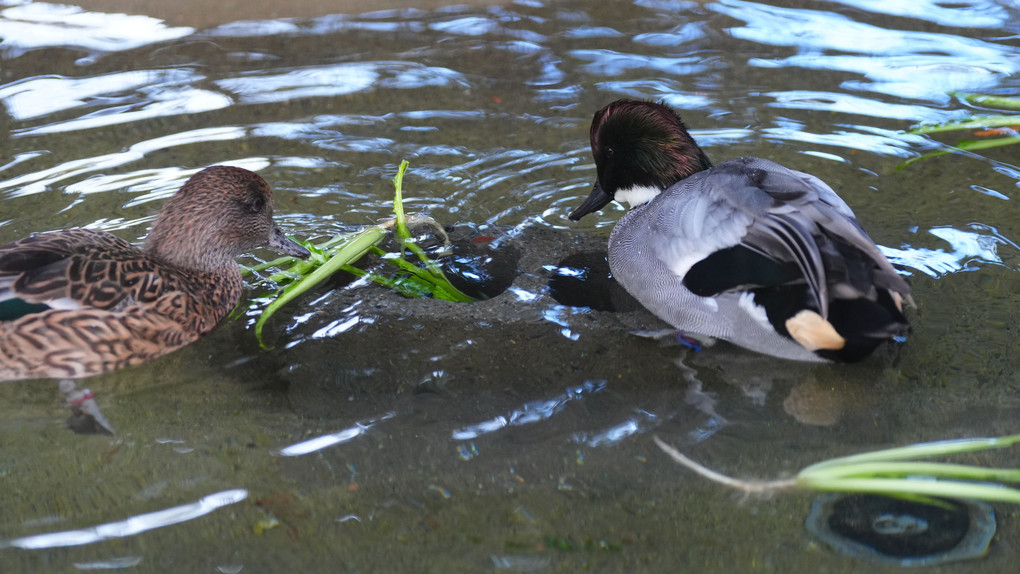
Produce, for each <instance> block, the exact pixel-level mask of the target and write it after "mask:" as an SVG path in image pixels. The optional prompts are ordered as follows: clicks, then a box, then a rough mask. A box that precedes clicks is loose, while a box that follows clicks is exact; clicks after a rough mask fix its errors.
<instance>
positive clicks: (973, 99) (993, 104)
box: [953, 92, 1020, 110]
mask: <svg viewBox="0 0 1020 574" xmlns="http://www.w3.org/2000/svg"><path fill="white" fill-rule="evenodd" d="M953 95H954V96H956V97H957V98H959V99H961V100H964V101H966V102H967V103H970V104H974V105H975V106H985V107H988V108H1001V109H1006V110H1020V98H1013V97H1007V96H988V95H984V94H969V93H966V92H954V93H953Z"/></svg>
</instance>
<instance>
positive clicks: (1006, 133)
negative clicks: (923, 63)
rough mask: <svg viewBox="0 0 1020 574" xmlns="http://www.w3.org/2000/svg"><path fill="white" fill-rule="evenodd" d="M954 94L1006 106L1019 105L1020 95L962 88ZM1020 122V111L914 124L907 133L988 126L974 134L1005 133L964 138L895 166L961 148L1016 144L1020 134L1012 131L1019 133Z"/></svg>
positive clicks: (928, 132)
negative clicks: (1003, 94) (1017, 113)
mask: <svg viewBox="0 0 1020 574" xmlns="http://www.w3.org/2000/svg"><path fill="white" fill-rule="evenodd" d="M953 95H954V96H956V97H957V98H959V99H961V100H963V101H966V102H968V103H971V104H974V105H981V106H986V107H994V108H1004V109H1020V98H1013V97H1003V96H986V95H982V94H967V93H960V92H958V93H955V94H953ZM1018 126H1020V115H1015V114H1014V115H1008V114H985V115H975V116H971V117H968V118H964V119H961V120H953V121H949V122H942V123H938V124H926V125H920V126H915V127H913V128H911V129H909V130H907V131H906V132H905V133H908V134H934V133H941V132H951V131H958V130H989V131H988V132H985V133H982V132H981V131H977V132H975V133H974V135H976V136H987V135H1001V136H1002V137H993V138H989V139H982V140H978V141H967V140H961V141H959V142H957V144H956V146H949V147H947V148H946V149H941V150H937V151H933V152H929V153H926V154H923V155H920V156H918V157H915V158H911V159H909V160H907V161H905V162H903V163H901V164H900V165H898V166H896V169H898V170H899V169H903V168H905V167H907V166H908V165H910V164H912V163H914V162H916V161H919V160H922V159H928V158H932V157H937V156H940V155H946V154H948V153H953V152H958V151H976V150H984V149H992V148H997V147H1003V146H1008V145H1015V144H1017V143H1020V136H1016V135H1010V134H1016V129H1017V127H1018ZM1006 128H1014V129H1006Z"/></svg>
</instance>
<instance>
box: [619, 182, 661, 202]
mask: <svg viewBox="0 0 1020 574" xmlns="http://www.w3.org/2000/svg"><path fill="white" fill-rule="evenodd" d="M660 193H662V190H661V189H659V188H658V187H656V186H654V185H635V186H632V187H628V188H627V189H618V190H616V193H615V194H614V197H615V199H616V201H619V202H620V203H626V204H627V205H628V206H630V207H631V208H634V207H637V206H639V205H644V204H646V203H648V202H649V201H651V200H652V199H654V198H655V196H656V195H659V194H660Z"/></svg>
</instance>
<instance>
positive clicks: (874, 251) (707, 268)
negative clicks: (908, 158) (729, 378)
mask: <svg viewBox="0 0 1020 574" xmlns="http://www.w3.org/2000/svg"><path fill="white" fill-rule="evenodd" d="M664 195H670V196H671V197H670V198H669V199H668V200H667V205H668V206H669V209H662V210H661V212H660V216H659V221H658V222H657V227H658V228H659V232H660V233H664V234H665V235H666V236H667V238H668V239H667V241H665V242H662V243H660V247H659V251H660V253H659V254H658V256H659V257H660V258H661V259H663V261H666V262H670V263H671V264H672V268H673V270H674V272H678V273H679V272H681V271H682V273H680V275H681V276H682V277H684V284H685V286H686V287H687V288H688V289H690V290H691V291H692V292H693V293H695V294H696V295H700V296H713V295H717V294H719V293H722V292H726V291H736V290H748V289H755V288H760V287H773V286H779V285H804V284H806V285H807V287H808V293H809V297H810V298H811V300H812V301H813V303H814V305H815V306H816V308H817V309H818V311H819V313H820V314H821V315H822V317H825V316H827V313H828V306H829V302H830V300H831V298H832V297H841V298H847V299H851V298H855V297H861V296H864V297H868V298H874V297H875V294H874V291H875V288H876V287H881V288H886V289H889V290H891V291H895V292H897V293H899V294H900V295H902V296H903V297H904V298H908V297H909V292H910V289H909V287H908V286H907V284H906V282H905V281H904V280H903V278H902V277H900V275H899V274H898V273H897V272H896V270H895V269H894V268H893V267H892V265H891V264H889V262H888V260H887V259H886V258H885V256H883V255H882V253H881V252H880V251H879V250H878V248H877V246H875V244H874V242H872V241H871V239H870V238H869V237H868V235H867V234H866V233H865V232H864V230H863V229H861V227H860V226H859V225H858V224H857V220H856V219H855V218H854V214H853V211H851V210H850V208H849V207H848V206H847V205H846V203H845V202H843V200H842V199H840V197H839V196H838V195H836V193H835V192H834V191H832V189H831V188H829V187H828V186H827V185H825V184H824V183H823V182H822V181H821V180H819V179H818V178H816V177H814V176H811V175H808V174H805V173H801V172H797V171H793V170H790V169H787V168H784V167H783V166H781V165H779V164H776V163H775V162H771V161H768V160H764V159H760V158H752V157H745V158H738V159H734V160H729V161H726V162H723V163H720V164H719V165H717V166H715V167H714V168H712V169H710V170H707V171H704V172H701V173H698V174H695V175H694V176H692V177H690V178H688V179H686V180H684V181H682V182H680V183H679V184H678V186H677V188H676V189H675V192H674V191H672V190H670V191H668V192H667V194H664Z"/></svg>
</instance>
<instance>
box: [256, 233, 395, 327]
mask: <svg viewBox="0 0 1020 574" xmlns="http://www.w3.org/2000/svg"><path fill="white" fill-rule="evenodd" d="M384 237H386V228H385V227H382V226H379V225H375V226H372V227H368V228H365V229H363V230H361V231H360V232H358V233H357V234H356V235H354V237H353V238H351V239H350V241H349V242H348V243H346V244H344V246H343V247H342V248H341V249H340V250H339V251H338V252H337V253H336V254H335V255H333V257H331V258H330V259H329V260H327V261H326V262H325V263H324V264H323V265H321V266H320V267H319V268H318V269H316V270H315V271H312V272H311V273H310V274H308V275H305V276H303V277H302V278H301V279H298V280H297V281H295V282H293V283H291V284H290V285H288V286H287V287H286V288H284V290H283V292H281V293H280V295H279V296H278V297H277V298H276V300H274V301H273V302H272V303H270V304H269V306H268V307H266V308H265V310H264V311H262V314H261V315H260V316H259V319H258V321H257V322H256V323H255V337H256V338H257V339H258V340H259V344H260V345H262V346H265V345H264V344H263V343H262V326H263V325H265V323H266V321H267V320H269V318H270V317H271V316H272V315H273V313H276V311H277V309H279V308H280V307H283V306H284V305H286V304H287V303H289V302H291V301H292V300H294V299H295V298H296V297H298V296H299V295H301V294H302V293H304V292H305V291H308V290H309V289H311V288H312V287H314V286H315V285H317V284H318V283H319V282H320V281H322V280H324V279H326V278H328V277H329V276H330V275H332V274H334V273H336V272H337V271H339V270H340V269H341V268H342V267H344V266H345V265H349V264H351V263H354V262H355V261H357V260H358V259H361V258H362V257H363V256H364V255H365V254H366V253H368V251H369V250H370V249H371V248H373V247H375V245H376V244H377V243H379V242H380V241H382V240H383V238H384Z"/></svg>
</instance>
